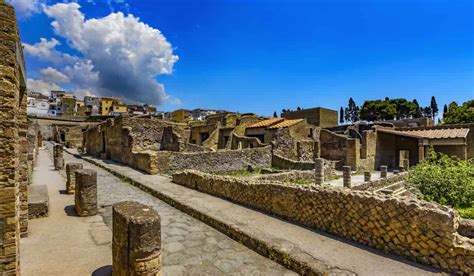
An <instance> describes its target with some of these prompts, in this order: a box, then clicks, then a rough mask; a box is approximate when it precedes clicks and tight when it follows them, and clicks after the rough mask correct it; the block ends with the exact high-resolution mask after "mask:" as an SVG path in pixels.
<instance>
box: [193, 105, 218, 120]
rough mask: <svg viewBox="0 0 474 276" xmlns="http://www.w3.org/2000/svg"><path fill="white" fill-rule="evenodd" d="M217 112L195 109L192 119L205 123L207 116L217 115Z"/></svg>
mask: <svg viewBox="0 0 474 276" xmlns="http://www.w3.org/2000/svg"><path fill="white" fill-rule="evenodd" d="M216 113H217V111H215V110H208V109H201V108H197V109H193V110H191V119H192V120H193V121H205V120H206V118H207V116H210V115H214V114H216Z"/></svg>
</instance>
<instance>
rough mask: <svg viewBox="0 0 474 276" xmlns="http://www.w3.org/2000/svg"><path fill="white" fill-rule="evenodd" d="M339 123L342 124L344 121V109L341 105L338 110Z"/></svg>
mask: <svg viewBox="0 0 474 276" xmlns="http://www.w3.org/2000/svg"><path fill="white" fill-rule="evenodd" d="M339 123H341V124H343V123H344V109H343V108H342V106H341V109H340V110H339Z"/></svg>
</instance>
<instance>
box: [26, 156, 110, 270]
mask: <svg viewBox="0 0 474 276" xmlns="http://www.w3.org/2000/svg"><path fill="white" fill-rule="evenodd" d="M37 158H38V159H37V160H36V166H35V168H34V172H33V179H32V185H47V187H48V194H49V216H48V217H46V218H39V219H33V220H29V222H28V223H29V229H28V237H26V238H22V239H21V240H20V250H21V252H20V262H21V265H20V268H21V274H22V275H26V276H28V275H32V276H36V275H51V276H56V275H58V276H59V275H73V276H74V275H91V273H93V272H94V271H96V270H97V269H100V268H103V269H104V267H106V266H107V265H110V264H111V263H112V254H111V243H110V241H111V232H110V229H109V228H108V227H107V226H106V225H105V224H104V222H103V220H102V217H101V216H99V215H97V216H93V217H88V218H81V217H77V216H75V213H74V211H73V208H72V207H73V206H72V205H73V204H74V195H67V194H64V193H62V192H61V191H62V190H64V189H65V183H66V182H65V180H64V178H63V177H62V176H61V175H60V174H59V172H57V171H54V170H53V164H52V160H51V158H52V157H51V154H50V153H49V152H48V151H47V150H46V149H41V150H40V152H39V155H38V156H37Z"/></svg>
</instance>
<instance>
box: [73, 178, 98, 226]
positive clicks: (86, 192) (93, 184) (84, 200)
mask: <svg viewBox="0 0 474 276" xmlns="http://www.w3.org/2000/svg"><path fill="white" fill-rule="evenodd" d="M75 178H76V190H75V206H74V207H75V210H76V213H77V214H78V215H79V216H81V217H87V216H93V215H95V214H97V172H96V171H94V170H89V169H83V170H76V171H75Z"/></svg>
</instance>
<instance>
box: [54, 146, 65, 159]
mask: <svg viewBox="0 0 474 276" xmlns="http://www.w3.org/2000/svg"><path fill="white" fill-rule="evenodd" d="M53 157H63V145H62V144H54V147H53Z"/></svg>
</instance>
